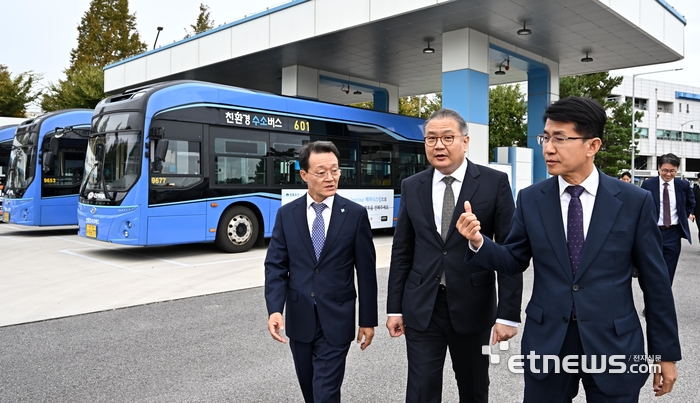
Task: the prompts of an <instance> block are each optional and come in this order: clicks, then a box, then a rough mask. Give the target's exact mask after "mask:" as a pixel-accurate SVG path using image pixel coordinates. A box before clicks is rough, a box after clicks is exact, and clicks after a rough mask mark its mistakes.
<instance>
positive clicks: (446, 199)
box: [440, 176, 455, 241]
mask: <svg viewBox="0 0 700 403" xmlns="http://www.w3.org/2000/svg"><path fill="white" fill-rule="evenodd" d="M454 180H455V178H453V177H451V176H445V177H444V178H442V181H443V182H445V195H444V196H443V198H442V226H441V228H440V236H442V240H443V241H444V240H445V239H447V233H448V232H449V231H450V222H452V214H453V213H454V211H455V194H454V192H453V191H452V182H454Z"/></svg>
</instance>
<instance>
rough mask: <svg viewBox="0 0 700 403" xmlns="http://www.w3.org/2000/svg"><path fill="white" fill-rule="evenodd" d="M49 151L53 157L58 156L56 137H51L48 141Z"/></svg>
mask: <svg viewBox="0 0 700 403" xmlns="http://www.w3.org/2000/svg"><path fill="white" fill-rule="evenodd" d="M49 151H51V153H53V155H58V137H55V136H54V137H51V140H49Z"/></svg>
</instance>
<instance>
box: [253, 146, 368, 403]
mask: <svg viewBox="0 0 700 403" xmlns="http://www.w3.org/2000/svg"><path fill="white" fill-rule="evenodd" d="M338 159H339V153H338V149H337V148H336V147H335V145H334V144H333V143H331V142H329V141H316V142H313V143H307V144H305V145H304V146H303V147H302V148H301V150H300V151H299V166H300V167H301V172H300V175H301V178H302V179H303V180H304V182H306V183H307V185H308V193H307V194H305V195H304V196H302V197H300V198H298V199H296V200H294V201H292V202H290V203H288V204H285V205H284V206H282V207H280V209H279V210H278V211H277V219H276V221H275V226H274V227H273V229H272V238H271V239H270V246H269V247H268V249H267V257H266V258H265V301H266V303H267V311H268V314H269V320H268V322H267V327H268V330H269V331H270V334H271V335H272V338H273V339H274V340H277V341H279V342H282V343H286V339H285V338H284V337H283V336H282V335H281V334H280V331H282V330H285V324H286V335H287V336H288V337H289V346H290V347H291V350H292V357H293V358H294V367H295V369H296V374H297V378H298V380H299V385H300V386H301V391H302V395H303V396H304V401H305V402H307V403H312V402H340V388H341V385H342V383H343V376H344V374H345V358H346V356H347V353H348V350H349V349H350V344H351V342H352V340H353V338H355V300H356V298H357V295H358V294H359V299H360V303H359V311H360V315H359V330H358V331H357V337H356V340H357V343H358V344H360V348H361V349H362V350H364V349H365V348H367V346H369V345H370V344H371V343H372V338H373V337H374V327H375V326H377V274H376V254H375V250H374V244H373V243H372V230H371V227H370V223H369V216H368V215H367V210H366V209H365V208H364V207H362V206H360V205H359V204H357V203H354V202H352V201H350V200H348V199H345V198H343V197H341V196H339V195H337V194H336V190H337V189H338V179H339V178H340V168H339V166H338ZM355 273H357V288H358V290H357V291H356V289H355ZM358 291H359V292H358ZM285 306H286V309H287V316H286V323H285V320H284V319H283V318H282V311H283V309H284V308H285ZM293 400H294V399H293Z"/></svg>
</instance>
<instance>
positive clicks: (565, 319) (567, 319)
mask: <svg viewBox="0 0 700 403" xmlns="http://www.w3.org/2000/svg"><path fill="white" fill-rule="evenodd" d="M561 319H562V320H563V321H564V323H568V322H569V318H567V317H566V316H562V317H561Z"/></svg>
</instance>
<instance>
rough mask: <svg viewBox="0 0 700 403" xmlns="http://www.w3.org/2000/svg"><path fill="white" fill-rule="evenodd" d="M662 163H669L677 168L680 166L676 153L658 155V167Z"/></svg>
mask: <svg viewBox="0 0 700 403" xmlns="http://www.w3.org/2000/svg"><path fill="white" fill-rule="evenodd" d="M663 164H671V165H673V166H674V167H676V168H678V167H679V166H681V159H680V158H678V156H677V155H676V154H673V153H668V154H664V155H662V156H660V157H659V167H660V166H661V165H663Z"/></svg>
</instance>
